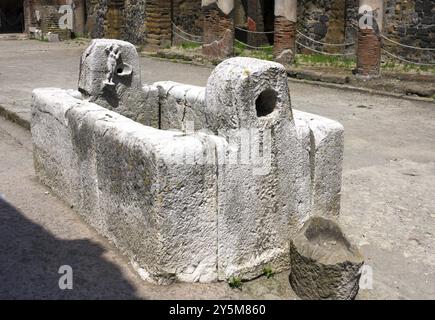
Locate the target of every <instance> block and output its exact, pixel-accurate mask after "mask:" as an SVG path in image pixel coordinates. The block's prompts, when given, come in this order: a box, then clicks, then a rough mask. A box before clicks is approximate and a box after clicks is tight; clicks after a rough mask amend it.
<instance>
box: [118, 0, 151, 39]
mask: <svg viewBox="0 0 435 320" xmlns="http://www.w3.org/2000/svg"><path fill="white" fill-rule="evenodd" d="M146 3H147V1H146V0H125V4H124V28H123V38H122V39H123V40H126V41H128V42H131V43H135V44H143V43H145V41H146V25H145V21H146V12H145V7H146Z"/></svg>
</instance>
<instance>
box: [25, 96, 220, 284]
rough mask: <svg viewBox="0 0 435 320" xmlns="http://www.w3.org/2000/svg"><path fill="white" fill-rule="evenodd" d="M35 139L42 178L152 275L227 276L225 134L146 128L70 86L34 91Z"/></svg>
mask: <svg viewBox="0 0 435 320" xmlns="http://www.w3.org/2000/svg"><path fill="white" fill-rule="evenodd" d="M32 139H33V144H34V154H35V168H36V171H37V174H38V176H39V177H41V179H42V181H43V182H44V183H45V184H46V185H48V186H49V187H51V188H52V189H53V190H54V192H56V193H57V194H58V195H59V196H60V197H62V198H63V199H65V200H66V201H67V202H68V203H70V204H71V205H73V206H74V207H75V208H76V210H77V211H78V212H80V213H81V214H83V215H84V217H85V219H86V220H87V221H88V222H89V223H90V224H91V225H92V226H93V227H95V228H96V229H97V230H98V232H100V233H101V234H103V235H104V236H106V237H107V238H109V239H110V240H111V241H113V242H114V243H115V245H116V246H117V247H118V248H119V249H120V250H121V251H122V252H124V253H125V254H126V255H127V256H128V258H129V259H130V260H131V261H132V262H133V264H134V265H135V266H136V268H137V269H138V271H139V272H140V274H141V275H142V276H143V277H146V278H147V279H149V280H152V281H155V282H158V283H167V282H170V281H174V280H179V281H187V282H194V281H201V282H210V281H216V280H217V264H216V263H217V258H216V252H217V237H216V235H217V214H216V212H217V199H216V194H217V177H216V172H217V169H216V164H217V160H216V159H215V154H216V153H217V152H218V151H217V149H219V148H225V144H226V143H225V141H224V140H223V139H220V138H218V137H212V136H206V135H204V134H199V133H198V134H195V135H185V134H181V135H180V134H179V133H177V132H170V131H161V130H157V129H153V128H151V127H146V126H143V125H141V124H139V123H136V122H134V121H132V120H130V119H127V118H125V117H123V116H121V115H119V114H116V113H114V112H111V111H109V110H107V109H105V108H102V107H100V106H97V105H95V104H93V103H89V102H87V101H84V100H79V99H76V98H74V97H73V96H72V95H70V94H68V93H67V92H65V91H63V90H60V89H38V90H35V91H34V92H33V105H32ZM222 152H223V151H222ZM222 152H220V153H222Z"/></svg>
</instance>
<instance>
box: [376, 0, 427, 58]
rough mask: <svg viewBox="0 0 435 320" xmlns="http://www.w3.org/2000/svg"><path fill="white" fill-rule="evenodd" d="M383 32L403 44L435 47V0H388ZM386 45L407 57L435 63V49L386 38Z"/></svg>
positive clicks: (394, 51)
mask: <svg viewBox="0 0 435 320" xmlns="http://www.w3.org/2000/svg"><path fill="white" fill-rule="evenodd" d="M384 34H385V35H386V36H387V37H388V38H391V39H392V40H394V41H396V42H399V43H401V44H405V45H409V46H414V47H421V48H435V0H424V1H423V0H416V1H407V0H386V1H385V21H384ZM384 46H385V48H386V49H387V50H388V51H390V52H393V53H394V54H396V55H398V56H400V57H404V58H406V59H408V60H411V61H417V62H423V63H434V52H435V51H421V50H414V49H410V48H405V47H400V46H398V45H395V44H393V43H391V42H389V41H386V40H384Z"/></svg>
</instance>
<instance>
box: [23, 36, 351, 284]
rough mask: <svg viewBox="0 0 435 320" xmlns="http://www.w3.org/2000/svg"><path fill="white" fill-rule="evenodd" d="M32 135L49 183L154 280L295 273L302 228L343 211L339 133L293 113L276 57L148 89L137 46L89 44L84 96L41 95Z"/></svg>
mask: <svg viewBox="0 0 435 320" xmlns="http://www.w3.org/2000/svg"><path fill="white" fill-rule="evenodd" d="M31 130H32V139H33V147H34V164H35V169H36V173H37V175H38V177H39V178H40V180H41V181H42V182H43V183H44V184H46V185H47V186H49V187H50V188H51V189H52V190H53V191H54V192H55V193H56V194H57V195H58V196H59V197H60V198H62V199H63V200H64V201H66V202H67V203H68V204H69V205H71V206H73V207H74V209H75V210H76V211H77V212H78V213H79V214H80V215H82V216H83V218H84V219H85V220H86V221H87V222H88V223H89V224H90V225H92V226H93V227H94V228H95V229H96V230H97V231H98V232H99V233H100V234H102V235H103V236H105V237H107V238H108V239H109V240H110V241H111V242H112V243H114V244H115V245H116V246H117V247H118V248H119V249H120V250H121V251H122V252H123V253H124V254H125V255H126V256H127V257H128V258H129V260H130V261H131V263H132V264H133V266H134V267H135V269H136V270H137V271H138V272H139V274H140V275H141V276H142V277H143V278H144V279H147V280H150V281H153V282H156V283H160V284H167V283H171V282H172V281H182V282H213V281H220V280H222V281H225V280H228V279H229V278H230V277H231V276H236V277H240V278H241V279H252V278H255V277H257V276H259V275H261V274H262V273H263V269H264V268H265V267H266V266H268V267H271V268H272V269H273V270H274V272H279V271H283V270H288V269H289V267H290V242H291V240H292V239H294V238H295V237H296V235H297V234H298V231H299V230H300V229H301V228H302V226H303V224H304V223H305V222H306V221H307V220H308V219H309V218H310V217H313V216H323V217H336V216H337V215H338V213H339V209H340V208H339V204H340V187H341V171H342V158H343V127H342V126H341V125H340V124H339V123H337V122H335V121H332V120H329V119H326V118H323V117H320V116H317V115H313V114H308V113H304V112H300V111H297V110H292V108H291V103H290V94H289V88H288V82H287V75H286V71H285V69H284V67H283V66H282V65H280V64H277V63H274V62H268V61H262V60H257V59H251V58H231V59H228V60H226V61H224V62H222V63H221V64H219V65H218V66H217V67H216V68H215V69H214V71H213V72H212V74H211V76H210V78H209V80H208V83H207V86H206V87H196V86H190V85H184V84H180V83H175V82H167V81H164V82H156V83H154V84H148V85H147V84H142V82H141V76H140V66H139V58H138V54H137V52H136V49H135V47H134V46H133V45H132V44H130V43H128V42H123V41H118V40H107V39H98V40H94V41H92V43H91V45H90V46H89V47H88V48H87V49H86V51H85V52H84V53H83V56H82V58H81V66H80V77H79V87H78V91H76V90H63V89H57V88H44V89H35V90H34V91H33V102H32V121H31Z"/></svg>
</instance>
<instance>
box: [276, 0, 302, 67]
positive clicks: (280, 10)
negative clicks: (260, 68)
mask: <svg viewBox="0 0 435 320" xmlns="http://www.w3.org/2000/svg"><path fill="white" fill-rule="evenodd" d="M297 9H298V2H297V0H275V38H274V46H273V56H274V58H275V60H276V61H278V62H280V63H283V64H290V63H291V62H292V61H293V59H294V56H295V54H296V22H297Z"/></svg>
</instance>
